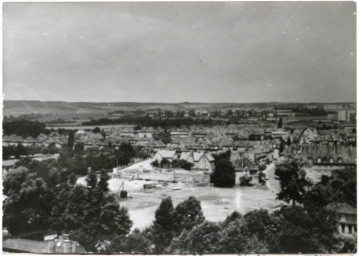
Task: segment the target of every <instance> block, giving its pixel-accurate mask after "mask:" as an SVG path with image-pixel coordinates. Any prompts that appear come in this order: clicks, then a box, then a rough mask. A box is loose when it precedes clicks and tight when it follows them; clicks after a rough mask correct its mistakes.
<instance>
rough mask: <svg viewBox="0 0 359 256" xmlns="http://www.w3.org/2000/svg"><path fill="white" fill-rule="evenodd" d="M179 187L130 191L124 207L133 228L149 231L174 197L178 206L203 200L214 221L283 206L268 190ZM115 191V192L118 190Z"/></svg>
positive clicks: (257, 188) (205, 212)
mask: <svg viewBox="0 0 359 256" xmlns="http://www.w3.org/2000/svg"><path fill="white" fill-rule="evenodd" d="M174 186H178V184H171V183H170V184H169V185H168V187H164V188H161V189H157V190H152V191H151V192H145V191H144V190H138V191H134V192H132V193H131V192H129V197H130V198H129V199H128V200H126V201H121V202H120V204H121V206H124V207H126V208H127V209H128V211H129V215H130V218H131V220H132V221H133V228H140V229H142V228H145V227H146V226H148V225H150V224H151V223H152V221H153V220H154V215H155V211H156V209H157V208H158V206H159V205H160V203H161V200H162V199H163V198H165V197H167V196H171V197H172V200H173V203H174V205H177V204H178V203H180V202H183V201H184V200H186V199H187V198H188V197H190V196H195V197H196V198H197V199H199V200H200V201H201V206H202V209H203V213H204V215H205V217H206V218H207V219H208V220H210V221H222V220H224V219H225V218H226V217H227V216H228V215H229V214H231V213H232V212H233V211H235V210H236V211H238V212H240V213H242V214H245V213H246V212H248V211H251V210H254V209H260V208H263V209H268V210H271V209H274V208H275V207H277V206H278V204H279V203H280V202H279V201H276V199H275V198H276V194H275V193H274V192H272V191H271V190H269V189H268V188H267V187H256V186H254V187H239V186H237V187H233V188H215V187H193V186H192V185H186V184H183V186H182V189H181V190H173V187H174ZM114 192H115V191H114Z"/></svg>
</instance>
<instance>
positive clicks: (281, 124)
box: [277, 118, 283, 128]
mask: <svg viewBox="0 0 359 256" xmlns="http://www.w3.org/2000/svg"><path fill="white" fill-rule="evenodd" d="M282 126H283V121H282V118H279V121H278V125H277V127H278V128H282Z"/></svg>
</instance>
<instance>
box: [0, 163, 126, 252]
mask: <svg viewBox="0 0 359 256" xmlns="http://www.w3.org/2000/svg"><path fill="white" fill-rule="evenodd" d="M40 175H41V174H40V173H37V172H36V171H31V170H28V169H26V168H24V167H19V168H17V169H15V170H13V171H10V172H9V173H8V174H7V175H6V177H5V179H4V195H6V196H7V199H6V200H5V201H4V208H3V209H4V219H3V220H4V226H5V227H7V228H8V230H9V232H10V233H11V234H12V235H16V234H20V233H22V232H24V231H26V232H30V231H38V230H52V231H58V232H61V231H66V232H69V233H70V234H71V237H72V238H73V239H76V240H77V241H79V242H80V244H81V245H83V246H84V247H85V248H86V250H88V251H98V250H99V249H98V248H97V245H98V244H101V243H103V242H105V241H107V240H109V239H110V238H112V237H114V236H120V235H125V234H127V233H128V232H129V231H130V227H131V225H132V223H131V221H130V219H129V217H128V214H127V210H126V209H124V208H120V207H119V204H118V202H117V201H116V200H115V198H114V197H113V196H111V195H108V194H107V193H105V192H104V191H103V190H102V189H101V186H100V185H98V183H97V179H93V178H92V179H91V182H92V183H91V185H89V186H88V187H84V186H81V185H73V182H71V180H70V177H71V175H69V172H68V171H67V170H65V169H63V170H57V169H56V168H54V169H52V170H50V172H49V175H48V176H47V177H46V178H43V177H40ZM41 176H43V175H41Z"/></svg>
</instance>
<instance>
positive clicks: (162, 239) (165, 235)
mask: <svg viewBox="0 0 359 256" xmlns="http://www.w3.org/2000/svg"><path fill="white" fill-rule="evenodd" d="M173 212H174V208H173V204H172V199H171V197H167V198H165V199H163V200H162V202H161V204H160V206H159V207H158V209H157V210H156V213H155V221H154V222H153V227H152V240H153V243H154V244H155V246H156V252H157V253H161V252H163V251H164V249H165V248H166V247H167V246H168V245H169V244H170V243H171V240H172V238H173V235H174V231H175V223H174V217H173Z"/></svg>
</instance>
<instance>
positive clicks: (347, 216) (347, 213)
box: [326, 203, 357, 237]
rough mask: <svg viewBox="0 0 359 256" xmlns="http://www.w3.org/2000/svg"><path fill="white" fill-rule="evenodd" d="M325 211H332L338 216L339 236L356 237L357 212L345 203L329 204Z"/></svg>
mask: <svg viewBox="0 0 359 256" xmlns="http://www.w3.org/2000/svg"><path fill="white" fill-rule="evenodd" d="M326 209H328V210H331V211H334V212H335V213H336V214H337V216H338V221H337V222H338V232H339V234H341V235H349V236H354V237H356V234H357V211H356V208H354V207H352V206H350V205H349V204H347V203H331V204H329V205H327V206H326Z"/></svg>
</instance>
